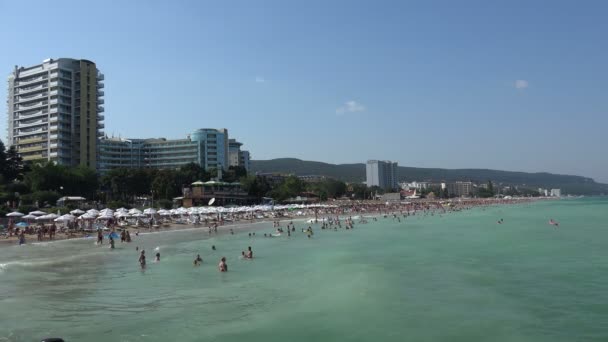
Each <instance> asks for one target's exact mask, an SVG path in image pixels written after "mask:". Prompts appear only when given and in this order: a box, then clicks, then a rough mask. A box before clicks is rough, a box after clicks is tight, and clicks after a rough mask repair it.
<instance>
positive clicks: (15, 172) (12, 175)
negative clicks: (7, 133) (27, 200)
mask: <svg viewBox="0 0 608 342" xmlns="http://www.w3.org/2000/svg"><path fill="white" fill-rule="evenodd" d="M22 172H23V158H21V156H20V155H19V153H17V150H16V149H15V145H12V146H11V147H10V148H9V149H8V152H6V169H5V171H4V178H5V180H6V181H13V180H15V179H19V180H22V179H23V173H22Z"/></svg>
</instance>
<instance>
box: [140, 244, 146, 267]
mask: <svg viewBox="0 0 608 342" xmlns="http://www.w3.org/2000/svg"><path fill="white" fill-rule="evenodd" d="M139 266H141V268H142V269H144V268H146V251H144V250H143V249H142V251H141V254H140V255H139Z"/></svg>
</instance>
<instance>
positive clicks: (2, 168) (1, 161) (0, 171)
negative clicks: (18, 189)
mask: <svg viewBox="0 0 608 342" xmlns="http://www.w3.org/2000/svg"><path fill="white" fill-rule="evenodd" d="M0 175H2V177H3V178H4V179H8V178H6V147H5V146H4V143H3V142H2V140H0ZM3 183H4V181H3Z"/></svg>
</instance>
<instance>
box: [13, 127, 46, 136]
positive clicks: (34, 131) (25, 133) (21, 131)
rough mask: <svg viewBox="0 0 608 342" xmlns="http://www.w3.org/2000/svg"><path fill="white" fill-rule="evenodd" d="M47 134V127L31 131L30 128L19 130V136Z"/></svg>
mask: <svg viewBox="0 0 608 342" xmlns="http://www.w3.org/2000/svg"><path fill="white" fill-rule="evenodd" d="M45 132H48V128H47V126H42V127H39V128H35V129H31V128H21V129H19V135H28V134H38V133H45Z"/></svg>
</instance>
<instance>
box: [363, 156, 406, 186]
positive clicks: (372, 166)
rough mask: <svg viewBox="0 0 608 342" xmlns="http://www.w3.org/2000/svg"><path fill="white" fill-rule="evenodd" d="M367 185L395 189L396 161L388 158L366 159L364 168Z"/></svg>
mask: <svg viewBox="0 0 608 342" xmlns="http://www.w3.org/2000/svg"><path fill="white" fill-rule="evenodd" d="M365 174H366V179H367V181H366V184H367V186H379V187H381V188H384V189H397V188H398V184H397V163H396V162H394V163H393V162H391V161H389V160H387V161H382V160H368V161H367V166H366V169H365Z"/></svg>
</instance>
